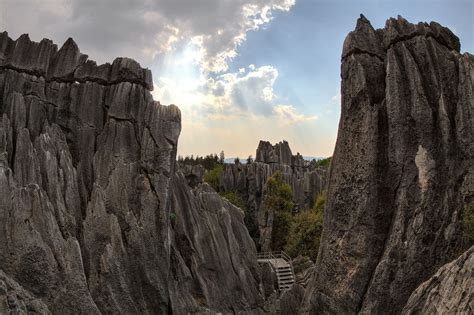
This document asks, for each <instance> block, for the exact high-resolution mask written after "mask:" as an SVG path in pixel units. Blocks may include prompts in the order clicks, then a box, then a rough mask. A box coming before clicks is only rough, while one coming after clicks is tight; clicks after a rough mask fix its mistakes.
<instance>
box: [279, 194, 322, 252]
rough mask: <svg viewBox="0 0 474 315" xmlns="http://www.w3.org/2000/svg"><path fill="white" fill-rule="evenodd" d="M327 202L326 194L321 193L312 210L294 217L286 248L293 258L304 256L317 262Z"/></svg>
mask: <svg viewBox="0 0 474 315" xmlns="http://www.w3.org/2000/svg"><path fill="white" fill-rule="evenodd" d="M325 201H326V198H325V194H324V193H320V194H318V196H317V197H316V201H315V203H314V207H313V208H312V209H311V210H309V211H304V212H301V213H298V214H297V215H295V216H294V219H293V222H292V224H291V228H290V230H289V232H288V239H287V244H286V246H285V251H286V252H287V253H288V254H289V255H290V256H291V257H296V256H298V255H302V256H307V257H309V258H310V259H311V260H313V261H316V257H317V256H318V251H319V242H320V239H321V232H322V230H323V211H324V204H325Z"/></svg>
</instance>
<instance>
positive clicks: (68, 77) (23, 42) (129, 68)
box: [0, 31, 153, 91]
mask: <svg viewBox="0 0 474 315" xmlns="http://www.w3.org/2000/svg"><path fill="white" fill-rule="evenodd" d="M0 68H10V69H16V70H17V71H20V72H25V73H28V74H32V75H35V76H38V77H43V78H44V79H45V80H46V81H58V82H86V81H93V82H98V83H100V84H103V85H110V84H115V83H119V82H130V83H136V84H140V85H142V86H143V87H145V88H146V89H148V90H149V91H152V90H153V80H152V75H151V71H150V70H149V69H144V68H142V67H141V66H140V64H139V63H138V62H136V61H135V60H133V59H130V58H122V57H119V58H116V59H115V60H114V62H113V63H112V64H110V63H105V64H102V65H97V64H96V63H95V62H94V61H92V60H88V56H87V55H85V54H82V53H81V52H80V50H79V47H78V46H77V44H76V43H75V42H74V40H73V39H72V38H68V39H67V40H66V41H65V42H64V44H63V46H62V47H61V48H60V49H59V50H58V47H57V45H56V44H54V43H53V42H52V41H51V40H48V39H43V40H42V41H40V42H39V43H37V42H33V41H31V40H30V38H29V36H28V34H23V35H21V36H20V37H19V38H18V39H17V40H13V39H11V38H10V37H9V36H8V33H7V32H6V31H5V32H3V33H0Z"/></svg>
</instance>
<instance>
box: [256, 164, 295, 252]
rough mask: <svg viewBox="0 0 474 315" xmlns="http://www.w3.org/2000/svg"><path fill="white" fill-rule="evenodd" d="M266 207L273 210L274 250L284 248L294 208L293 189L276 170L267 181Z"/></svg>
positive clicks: (272, 243) (272, 245) (272, 244)
mask: <svg viewBox="0 0 474 315" xmlns="http://www.w3.org/2000/svg"><path fill="white" fill-rule="evenodd" d="M263 202H264V207H265V208H266V209H267V211H273V226H272V241H271V248H272V250H282V249H283V248H284V246H285V245H286V240H287V237H288V233H289V230H290V227H291V222H292V214H291V211H292V210H293V207H294V204H293V191H292V190H291V187H290V185H288V184H287V183H285V182H284V178H283V174H282V173H281V172H276V173H275V174H273V175H272V176H271V177H270V178H269V179H268V180H267V183H266V186H265V197H264V201H263Z"/></svg>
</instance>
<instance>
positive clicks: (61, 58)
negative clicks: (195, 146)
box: [0, 32, 262, 314]
mask: <svg viewBox="0 0 474 315" xmlns="http://www.w3.org/2000/svg"><path fill="white" fill-rule="evenodd" d="M152 86H153V85H152V78H151V72H150V71H149V70H148V69H143V68H141V67H140V65H139V64H138V63H137V62H136V61H134V60H131V59H128V58H117V59H116V60H115V61H114V62H113V63H112V64H104V65H99V66H98V65H96V63H95V62H93V61H90V60H88V59H87V56H86V55H83V54H81V53H80V51H79V49H78V48H77V45H76V44H75V43H74V41H73V40H72V39H68V40H67V41H66V42H65V43H64V45H63V46H62V47H61V48H60V49H59V50H58V49H57V46H56V45H55V44H53V43H52V42H51V41H50V40H46V39H44V40H42V41H41V42H40V43H35V42H32V41H30V40H29V38H28V36H27V35H22V36H21V37H20V38H18V39H17V40H16V41H14V40H12V39H10V38H9V37H8V34H7V33H6V32H4V33H0V115H1V117H0V253H2V254H1V255H0V269H1V270H3V272H5V274H6V275H7V276H8V277H10V278H11V279H12V281H15V282H16V283H18V285H19V286H21V287H22V288H23V289H24V290H26V291H27V292H29V293H28V294H30V295H31V298H30V297H29V296H26V295H25V297H24V298H22V299H23V301H25V299H26V300H28V301H29V300H32V299H33V300H37V301H39V302H38V303H40V304H38V305H37V306H38V309H39V310H41V309H44V310H45V312H46V311H50V312H52V313H62V314H69V313H74V314H76V313H84V314H98V313H126V314H147V313H148V314H150V313H154V314H155V313H158V314H166V313H168V312H170V311H172V309H173V308H176V311H175V313H177V314H180V312H179V310H180V308H183V309H190V307H191V306H192V305H196V301H199V300H200V298H199V297H197V298H195V299H194V300H186V301H184V302H183V303H181V302H179V303H178V302H177V301H178V300H177V298H176V297H177V296H183V297H186V296H189V295H190V294H191V293H190V292H192V290H191V289H194V287H192V288H191V287H187V286H183V287H178V288H176V287H175V283H174V282H173V281H172V280H171V277H172V276H175V275H176V273H175V271H174V270H171V267H173V266H172V265H170V259H173V257H175V256H177V257H179V256H182V257H186V259H187V258H189V257H188V256H187V255H188V254H191V253H187V252H186V250H187V248H186V247H179V246H178V247H176V246H175V245H174V244H175V243H174V242H175V239H176V238H180V239H183V237H184V236H186V237H188V239H189V241H190V242H191V243H192V244H193V250H196V251H197V252H196V254H192V255H194V256H192V257H197V258H195V262H194V265H193V267H192V268H191V267H190V268H191V269H190V270H191V271H192V272H193V274H192V275H189V276H190V277H191V278H193V279H194V280H193V281H194V282H195V283H200V288H201V291H202V292H203V297H204V299H205V301H207V302H206V303H207V305H208V306H209V307H210V308H215V309H223V310H232V309H245V308H249V307H254V306H255V305H259V303H260V304H261V303H262V300H261V296H260V292H259V291H258V282H259V279H258V276H255V275H258V273H256V271H255V270H254V269H255V268H256V262H255V261H254V260H255V248H254V247H247V246H248V245H249V236H248V232H247V230H246V229H245V228H244V227H243V226H242V222H241V221H242V218H241V214H240V212H239V210H238V209H235V208H234V207H231V206H230V205H229V204H228V203H224V201H222V200H220V198H219V197H218V196H217V195H215V194H214V197H212V196H211V194H210V192H202V194H203V196H202V197H201V199H199V202H197V201H196V198H198V197H196V196H195V195H193V193H191V192H190V188H189V187H188V186H187V183H186V182H185V181H184V180H183V179H182V178H181V177H177V175H176V171H175V168H176V151H177V142H178V137H179V134H180V130H181V114H180V111H179V109H178V108H177V107H176V106H174V105H170V106H163V105H160V104H159V103H158V102H154V101H153V99H152V96H151V94H150V90H151V88H152ZM173 189H174V190H175V191H172V190H173ZM177 195H178V196H179V197H180V198H181V199H180V200H179V202H180V204H184V205H185V206H184V207H182V208H180V211H179V220H180V221H178V222H182V221H184V222H186V224H187V225H191V227H189V229H188V228H186V229H185V230H182V231H181V232H180V231H176V234H175V232H174V231H173V226H172V224H171V222H170V216H171V214H172V212H171V208H172V207H174V208H173V209H174V210H173V211H175V212H177V209H178V207H176V206H174V204H175V201H174V197H175V196H177ZM208 195H209V196H208ZM188 204H190V205H192V206H193V207H194V208H187V207H186V206H187V205H188ZM201 211H207V212H206V213H209V216H208V217H207V219H204V218H200V217H199V214H198V212H199V213H200V212H201ZM194 219H196V221H193V220H194ZM211 220H213V222H214V225H212V226H211V228H212V234H210V235H209V234H207V235H208V237H203V235H204V234H199V233H198V234H194V233H191V232H190V231H194V230H195V231H202V233H208V232H206V231H207V229H208V228H209V224H210V222H211ZM183 224H184V223H183ZM180 233H181V234H180ZM211 239H212V240H215V242H216V244H215V246H214V248H215V252H208V250H209V249H210V248H207V247H206V246H207V245H209V242H210V241H211ZM250 245H252V244H250ZM217 249H219V252H217ZM193 259H194V258H193ZM208 260H209V261H208ZM176 268H177V267H176ZM183 269H184V268H183ZM229 270H234V272H233V273H229ZM186 272H188V273H189V270H188V271H186ZM216 273H219V274H222V276H219V275H217V276H216ZM213 277H216V279H217V280H216V281H217V282H216V283H219V285H220V287H217V286H215V285H214V283H213V281H214V280H213ZM220 277H222V278H220ZM226 284H228V285H229V286H226ZM234 289H235V290H234ZM237 289H238V290H237ZM180 290H182V291H180ZM188 290H191V291H188ZM26 291H25V292H26ZM22 294H23V293H22ZM0 296H2V295H1V294H0ZM0 302H1V301H0ZM25 303H26V302H25ZM35 303H36V302H35ZM0 307H3V306H0ZM40 312H41V311H40Z"/></svg>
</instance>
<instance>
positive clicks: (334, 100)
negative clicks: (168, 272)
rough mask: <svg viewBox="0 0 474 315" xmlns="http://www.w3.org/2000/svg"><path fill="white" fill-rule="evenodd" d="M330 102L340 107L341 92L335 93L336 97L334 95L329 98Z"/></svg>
mask: <svg viewBox="0 0 474 315" xmlns="http://www.w3.org/2000/svg"><path fill="white" fill-rule="evenodd" d="M331 101H332V102H333V103H334V104H337V105H340V104H341V91H339V92H337V94H336V95H334V96H333V97H331Z"/></svg>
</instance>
